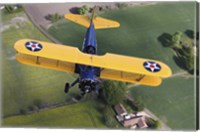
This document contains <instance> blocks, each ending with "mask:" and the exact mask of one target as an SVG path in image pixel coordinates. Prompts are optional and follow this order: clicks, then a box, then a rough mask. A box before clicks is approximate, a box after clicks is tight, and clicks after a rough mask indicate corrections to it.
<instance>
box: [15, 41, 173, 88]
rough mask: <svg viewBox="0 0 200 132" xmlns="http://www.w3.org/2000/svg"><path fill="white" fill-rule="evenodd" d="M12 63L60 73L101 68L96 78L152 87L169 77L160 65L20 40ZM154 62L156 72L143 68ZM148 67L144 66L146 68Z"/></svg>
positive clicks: (166, 70)
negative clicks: (157, 66) (78, 67)
mask: <svg viewBox="0 0 200 132" xmlns="http://www.w3.org/2000/svg"><path fill="white" fill-rule="evenodd" d="M14 48H15V49H16V51H17V55H16V59H17V60H18V61H19V62H21V63H24V64H30V65H34V66H40V67H46V68H51V69H55V70H60V71H66V72H72V73H73V72H74V71H75V64H83V65H90V66H95V67H99V68H101V74H100V76H99V77H100V78H105V79H112V80H118V81H125V82H132V83H139V84H144V85H151V86H156V85H159V84H160V83H161V77H169V76H170V75H171V70H170V68H169V67H168V66H167V65H165V64H164V63H162V62H159V61H155V60H149V59H141V58H137V57H129V56H123V55H116V54H110V53H106V54H105V55H103V56H99V55H90V54H85V53H83V52H81V51H80V50H79V49H78V48H75V47H70V46H64V45H60V44H53V43H49V42H43V41H37V40H31V39H23V40H19V41H17V42H16V43H15V45H14ZM148 62H154V63H156V64H157V65H159V68H160V69H159V71H158V70H157V71H156V72H154V71H151V69H150V68H151V67H150V68H148V69H147V68H146V66H145V65H144V64H146V63H148ZM146 65H147V67H148V64H146Z"/></svg>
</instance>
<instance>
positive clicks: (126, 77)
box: [100, 69, 162, 86]
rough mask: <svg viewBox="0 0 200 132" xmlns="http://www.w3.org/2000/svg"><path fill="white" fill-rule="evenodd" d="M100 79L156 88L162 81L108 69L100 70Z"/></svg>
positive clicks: (152, 77)
mask: <svg viewBox="0 0 200 132" xmlns="http://www.w3.org/2000/svg"><path fill="white" fill-rule="evenodd" d="M100 78H103V79H110V80H117V81H123V82H129V83H137V84H142V85H149V86H158V85H160V84H161V82H162V79H161V78H160V77H155V76H148V75H143V74H135V73H128V72H122V71H115V70H110V69H104V70H102V71H101V74H100Z"/></svg>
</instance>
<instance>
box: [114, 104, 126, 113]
mask: <svg viewBox="0 0 200 132" xmlns="http://www.w3.org/2000/svg"><path fill="white" fill-rule="evenodd" d="M114 108H115V111H116V112H117V114H118V115H122V114H126V113H127V111H126V109H125V108H124V106H123V105H122V104H118V105H115V107H114Z"/></svg>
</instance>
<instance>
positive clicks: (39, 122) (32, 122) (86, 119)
mask: <svg viewBox="0 0 200 132" xmlns="http://www.w3.org/2000/svg"><path fill="white" fill-rule="evenodd" d="M99 110H100V106H99V104H97V103H96V102H92V101H88V102H85V103H78V104H72V105H68V106H62V107H59V108H55V109H52V110H46V111H42V112H39V113H34V114H30V115H22V116H13V117H10V118H9V117H8V118H6V119H5V120H4V121H3V126H13V127H14V126H15V127H19V126H23V127H48V128H49V127H54V128H96V127H98V128H105V127H106V126H105V125H104V124H102V120H103V117H102V115H101V113H100V112H99Z"/></svg>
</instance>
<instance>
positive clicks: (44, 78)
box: [2, 12, 78, 116]
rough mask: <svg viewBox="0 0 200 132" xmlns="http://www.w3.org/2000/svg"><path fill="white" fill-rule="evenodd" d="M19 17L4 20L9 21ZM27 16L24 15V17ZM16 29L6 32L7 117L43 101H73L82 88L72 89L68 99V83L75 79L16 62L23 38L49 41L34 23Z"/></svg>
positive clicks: (5, 100) (3, 62) (3, 67)
mask: <svg viewBox="0 0 200 132" xmlns="http://www.w3.org/2000/svg"><path fill="white" fill-rule="evenodd" d="M21 14H23V13H22V12H20V13H17V15H13V14H12V15H11V16H4V15H3V16H2V17H3V18H2V19H4V17H6V21H9V19H10V20H11V19H12V18H13V17H14V16H20V15H21ZM23 15H24V14H23ZM17 26H18V28H17V27H15V26H14V25H13V26H12V27H10V28H9V29H7V30H5V31H4V32H2V38H3V39H2V49H3V50H2V76H3V78H2V86H3V88H2V90H3V98H2V99H3V102H2V106H3V109H2V111H3V113H2V114H3V115H4V116H5V115H10V114H15V113H18V112H19V110H20V109H27V107H28V106H30V105H32V104H33V102H34V100H38V99H39V100H42V101H43V102H45V103H46V104H47V105H51V104H55V103H59V102H64V101H66V100H70V98H71V95H72V94H74V93H75V92H76V91H77V90H78V88H74V89H72V91H71V93H70V94H69V95H65V94H64V92H63V90H64V85H65V82H67V81H69V82H71V81H73V80H74V79H75V78H74V76H72V75H68V74H66V73H62V72H57V71H52V70H48V69H41V68H37V67H31V66H27V65H23V64H21V63H19V62H17V61H16V60H15V50H14V48H13V45H14V43H15V42H16V41H17V40H19V39H22V38H31V39H37V40H43V41H49V40H48V39H46V37H44V36H43V35H42V34H41V33H40V32H39V31H38V30H37V29H36V28H35V27H34V26H33V25H32V24H31V22H30V21H27V22H25V23H21V24H17Z"/></svg>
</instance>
